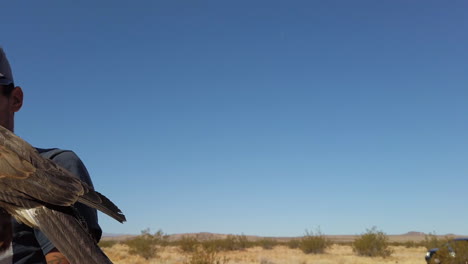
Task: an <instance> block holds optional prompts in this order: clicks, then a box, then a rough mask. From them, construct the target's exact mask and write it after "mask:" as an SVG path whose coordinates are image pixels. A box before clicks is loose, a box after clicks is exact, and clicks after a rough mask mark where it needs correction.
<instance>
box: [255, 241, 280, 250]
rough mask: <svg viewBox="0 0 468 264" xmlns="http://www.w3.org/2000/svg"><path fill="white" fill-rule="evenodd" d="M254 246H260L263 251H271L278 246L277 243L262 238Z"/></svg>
mask: <svg viewBox="0 0 468 264" xmlns="http://www.w3.org/2000/svg"><path fill="white" fill-rule="evenodd" d="M256 244H257V245H259V246H261V247H262V248H263V249H273V248H274V247H275V246H277V245H278V242H277V241H276V240H274V239H271V238H262V239H260V240H258V241H257V243H256Z"/></svg>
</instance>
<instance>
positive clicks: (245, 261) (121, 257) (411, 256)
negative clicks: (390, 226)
mask: <svg viewBox="0 0 468 264" xmlns="http://www.w3.org/2000/svg"><path fill="white" fill-rule="evenodd" d="M391 248H392V249H393V250H394V253H393V254H392V256H391V257H388V258H368V257H359V256H356V254H355V253H354V252H353V250H352V248H351V246H343V245H336V244H335V245H332V246H331V247H330V248H329V249H327V250H326V252H325V253H324V254H318V255H306V254H304V253H303V252H302V251H301V250H299V249H290V248H288V247H284V246H278V247H275V248H274V249H273V250H265V249H262V248H261V247H254V248H249V249H246V250H244V251H228V252H220V253H218V255H219V256H221V257H227V258H228V259H229V261H228V263H229V264H376V263H378V264H390V263H391V264H396V263H398V264H425V263H426V262H425V260H424V255H425V252H426V249H425V248H422V247H419V248H405V247H391ZM104 252H105V253H106V254H107V255H108V256H109V258H110V259H111V260H112V261H113V262H114V263H115V264H128V263H133V264H144V263H145V264H186V263H187V260H188V257H189V255H188V254H185V253H183V252H182V251H181V250H180V249H179V248H177V247H164V248H161V249H159V251H158V254H157V257H156V258H154V259H151V260H145V259H144V258H141V257H139V256H132V255H130V254H129V253H128V247H127V246H125V245H122V244H117V245H114V246H112V247H111V248H104Z"/></svg>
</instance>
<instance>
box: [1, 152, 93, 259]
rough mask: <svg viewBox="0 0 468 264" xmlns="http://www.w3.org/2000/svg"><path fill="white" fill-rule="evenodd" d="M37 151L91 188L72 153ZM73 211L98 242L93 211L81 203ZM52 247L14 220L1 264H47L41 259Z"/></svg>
mask: <svg viewBox="0 0 468 264" xmlns="http://www.w3.org/2000/svg"><path fill="white" fill-rule="evenodd" d="M37 150H38V151H39V154H41V156H43V157H45V158H49V159H51V160H53V161H54V162H55V163H56V164H57V165H59V166H61V167H62V168H64V169H66V170H68V171H69V172H71V174H73V175H74V176H75V177H77V178H79V179H81V180H82V181H84V182H86V183H87V184H88V185H89V186H91V187H93V183H92V181H91V178H90V177H89V174H88V171H87V170H86V167H85V166H84V164H83V162H82V161H81V160H80V158H79V157H78V156H77V155H76V154H75V153H74V152H73V151H69V150H61V149H56V148H55V149H39V148H37ZM75 208H76V209H77V210H78V212H79V213H80V215H81V216H82V217H83V218H84V220H85V221H86V224H87V226H88V230H89V232H90V233H91V235H92V236H93V237H94V239H95V240H96V242H98V241H99V240H100V239H101V235H102V230H101V227H100V226H99V224H98V219H97V212H96V210H95V209H93V208H90V207H88V206H86V205H83V204H81V203H76V204H75ZM63 235H64V236H67V235H68V234H63ZM77 246H79V245H77ZM53 248H54V245H53V244H52V243H51V242H50V241H49V240H48V239H47V237H46V236H45V235H44V234H43V233H42V232H41V231H40V230H37V229H33V228H30V227H29V226H27V225H24V224H21V223H18V222H17V221H16V220H14V219H13V242H12V245H11V246H10V248H9V249H8V250H7V251H6V252H5V253H4V254H2V255H0V264H13V263H14V264H46V261H45V257H44V256H45V255H46V254H47V253H49V252H50V251H51V250H52V249H53Z"/></svg>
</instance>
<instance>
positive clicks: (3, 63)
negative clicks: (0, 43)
mask: <svg viewBox="0 0 468 264" xmlns="http://www.w3.org/2000/svg"><path fill="white" fill-rule="evenodd" d="M12 83H13V74H12V73H11V68H10V63H8V59H7V57H6V55H5V52H3V49H2V48H1V47H0V85H10V84H12Z"/></svg>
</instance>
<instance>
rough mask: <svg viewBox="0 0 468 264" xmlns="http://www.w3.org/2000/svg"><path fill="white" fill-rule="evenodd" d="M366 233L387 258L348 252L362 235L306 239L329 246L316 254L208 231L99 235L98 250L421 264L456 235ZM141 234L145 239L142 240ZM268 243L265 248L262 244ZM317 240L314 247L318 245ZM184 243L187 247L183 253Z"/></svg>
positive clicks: (128, 257) (187, 262)
mask: <svg viewBox="0 0 468 264" xmlns="http://www.w3.org/2000/svg"><path fill="white" fill-rule="evenodd" d="M369 232H370V233H372V234H380V235H383V236H384V238H385V243H387V246H388V247H387V249H388V250H389V251H388V252H391V254H389V255H388V256H363V255H359V254H357V252H356V251H355V250H354V249H353V248H354V244H353V243H354V242H355V241H356V240H358V239H362V237H363V236H364V235H365V234H363V235H342V236H338V235H321V234H319V235H318V236H317V235H310V236H309V238H313V239H315V238H317V237H319V238H324V239H325V240H326V241H328V242H329V243H330V244H329V246H327V247H326V248H325V249H324V251H323V252H319V253H317V252H313V253H305V251H304V250H303V249H302V248H301V247H300V246H299V247H298V248H295V247H293V246H292V245H293V244H294V243H293V241H301V239H304V237H300V238H290V237H269V238H265V237H258V236H244V235H242V236H238V235H223V234H211V233H197V234H177V235H164V234H163V233H162V232H161V231H159V233H155V234H154V235H151V234H149V233H146V234H142V235H141V236H115V237H104V238H103V241H102V242H101V247H102V248H103V250H104V252H105V253H106V254H107V255H108V256H109V258H110V259H111V260H112V261H113V262H114V263H116V264H119V263H120V264H124V263H125V264H126V263H135V264H140V263H141V264H143V263H148V264H163V263H167V264H281V263H284V264H371V263H379V264H380V263H382V264H386V263H388V264H390V263H392V264H395V263H398V264H418V263H420V264H424V263H426V261H425V259H424V257H425V254H426V252H427V248H428V247H431V245H430V243H440V242H442V241H446V239H449V238H453V237H459V236H456V235H439V236H436V235H432V234H429V235H427V234H424V233H419V232H408V233H406V234H402V235H385V234H383V233H382V232H380V233H379V232H378V231H376V230H373V231H372V230H369V231H368V233H369ZM145 235H146V238H144V237H145ZM305 237H307V236H305ZM138 239H140V240H138ZM239 239H240V240H242V239H244V243H250V246H244V247H241V248H235V247H234V248H231V249H230V250H223V249H220V248H219V247H218V248H217V250H205V249H202V246H201V245H204V243H210V242H211V244H212V245H215V244H216V243H218V244H220V243H221V242H222V241H239ZM132 240H134V243H133V244H132V243H127V242H126V241H132ZM148 241H153V242H154V244H153V246H152V247H150V248H148V247H146V248H144V247H143V245H144V244H145V243H148ZM162 241H164V242H162ZM184 241H185V242H184ZM213 241H217V242H213ZM247 241H248V242H247ZM268 241H269V243H270V244H269V245H266V244H267V242H268ZM316 242H317V241H315V244H313V246H317V243H316ZM233 243H234V242H233ZM236 243H238V242H236ZM376 244H378V242H375V241H374V244H373V245H372V246H374V245H376ZM187 245H189V246H191V247H192V249H187V248H188V247H187ZM136 247H140V249H139V250H140V254H139V253H138V252H136V251H135V248H136ZM132 248H133V249H132ZM205 248H208V247H206V246H205ZM212 248H213V247H212ZM145 250H149V251H151V254H149V255H146V257H145V255H144V254H141V252H143V251H145ZM147 253H148V252H147Z"/></svg>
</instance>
